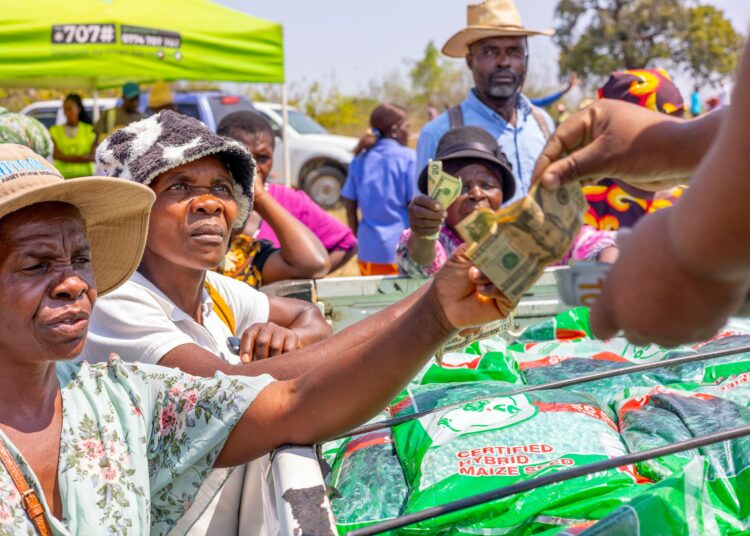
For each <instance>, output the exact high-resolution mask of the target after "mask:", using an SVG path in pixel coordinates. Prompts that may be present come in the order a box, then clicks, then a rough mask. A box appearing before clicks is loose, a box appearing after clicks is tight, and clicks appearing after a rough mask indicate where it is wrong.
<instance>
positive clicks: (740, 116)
mask: <svg viewBox="0 0 750 536" xmlns="http://www.w3.org/2000/svg"><path fill="white" fill-rule="evenodd" d="M748 51H749V49H748V47H747V46H746V50H745V54H744V56H743V60H742V61H743V63H742V66H741V69H740V73H739V76H738V79H737V85H736V86H735V87H736V90H735V96H736V100H734V101H733V103H732V105H731V107H730V109H729V110H727V111H725V112H724V116H725V119H724V120H723V121H722V122H721V128H720V132H719V136H718V138H717V140H716V143H714V145H713V146H712V147H711V149H710V151H709V152H708V154H707V156H706V157H705V159H704V160H703V161H702V162H701V164H700V166H699V167H698V169H697V170H696V172H695V174H694V176H693V179H692V181H691V184H690V188H689V189H688V191H687V192H686V193H685V194H684V195H683V196H682V197H681V198H680V201H679V202H678V203H677V204H676V205H675V206H674V208H672V209H669V210H663V211H660V212H657V213H655V214H652V215H650V216H649V217H648V218H644V219H643V220H642V221H641V222H639V223H638V225H636V227H635V228H634V230H633V233H632V234H631V235H630V236H629V237H628V239H627V240H625V241H624V242H623V243H622V245H621V254H620V258H619V259H618V261H617V263H616V264H615V265H614V267H613V269H612V272H611V273H610V275H609V277H608V278H607V281H606V283H605V285H604V289H603V292H602V295H601V297H600V298H599V300H598V301H597V302H596V304H595V307H594V308H593V309H592V316H591V325H592V328H593V329H594V332H595V333H596V334H597V335H598V336H600V337H605V338H606V337H610V336H612V335H613V334H614V333H616V332H617V331H618V330H623V331H624V333H625V335H626V336H627V337H628V338H629V339H630V340H631V341H633V342H635V343H641V344H643V343H646V342H658V343H660V344H664V345H677V344H681V343H684V342H689V341H696V340H705V339H706V338H708V337H710V336H711V335H713V334H714V333H716V331H717V330H718V329H719V328H720V327H721V326H722V325H723V323H724V322H725V321H726V319H727V318H728V317H729V316H730V315H731V314H732V313H734V312H735V311H737V309H738V308H739V307H740V305H741V304H742V303H743V302H744V301H745V300H746V298H747V293H748V289H750V243H749V242H748V240H747V234H748V228H749V227H750V182H749V181H748V180H747V164H746V163H747V158H748V154H750V152H749V151H750V123H748V122H747V121H746V118H747V114H748V113H750V107H749V106H748V104H749V103H748V102H747V99H745V98H743V95H742V93H741V91H743V90H744V89H745V88H746V87H747V84H748V83H750V53H748ZM714 121H716V119H715V118H714ZM696 136H698V133H696ZM698 145H699V146H700V144H698ZM699 148H700V147H699Z"/></svg>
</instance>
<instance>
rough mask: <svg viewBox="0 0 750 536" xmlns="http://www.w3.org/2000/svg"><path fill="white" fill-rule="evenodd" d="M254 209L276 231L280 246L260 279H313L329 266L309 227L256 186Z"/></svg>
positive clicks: (320, 275) (326, 256)
mask: <svg viewBox="0 0 750 536" xmlns="http://www.w3.org/2000/svg"><path fill="white" fill-rule="evenodd" d="M256 192H258V194H256V199H255V210H256V211H257V212H258V214H260V216H261V217H262V218H263V219H264V220H266V222H268V225H270V226H271V228H272V229H273V230H274V232H275V233H276V236H277V237H278V238H279V243H280V244H281V249H280V250H279V251H277V252H275V253H273V254H272V255H271V256H270V257H269V258H268V260H267V261H266V264H265V265H264V266H263V281H264V282H265V283H273V282H274V281H281V280H283V279H308V278H309V279H314V278H318V277H324V276H325V275H327V274H328V272H329V271H330V269H331V264H330V262H331V261H330V258H329V257H328V252H327V251H326V249H325V248H324V247H323V244H321V243H320V240H318V237H316V236H315V235H314V234H313V232H312V231H310V229H308V228H307V227H305V226H304V225H303V224H302V223H301V222H300V221H299V220H297V218H295V217H294V216H292V215H291V214H289V212H287V211H286V209H284V207H282V206H281V205H280V204H279V203H278V201H276V200H275V199H274V198H273V197H271V196H270V195H268V194H267V193H265V192H263V193H260V191H259V190H258V189H256Z"/></svg>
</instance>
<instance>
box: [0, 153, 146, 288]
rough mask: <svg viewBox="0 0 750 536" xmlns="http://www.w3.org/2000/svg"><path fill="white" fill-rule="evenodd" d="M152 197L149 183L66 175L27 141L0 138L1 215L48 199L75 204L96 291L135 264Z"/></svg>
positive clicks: (123, 278) (128, 273) (113, 284)
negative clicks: (88, 249) (83, 226)
mask: <svg viewBox="0 0 750 536" xmlns="http://www.w3.org/2000/svg"><path fill="white" fill-rule="evenodd" d="M154 199H155V196H154V193H153V192H152V191H151V189H149V188H147V187H145V186H142V185H140V184H135V183H133V182H130V181H126V180H122V179H113V178H110V177H86V178H80V179H71V180H67V181H66V180H65V179H63V177H62V175H60V173H59V172H58V171H57V170H56V169H55V168H54V166H52V164H50V163H49V162H47V161H46V160H45V159H43V158H42V157H41V156H39V155H38V154H36V153H35V152H34V151H32V150H31V149H29V148H28V147H24V146H23V145H15V144H9V143H3V144H0V218H2V217H3V216H7V215H8V214H10V213H11V212H15V211H16V210H19V209H22V208H24V207H28V206H29V205H33V204H35V203H44V202H47V201H59V202H62V203H70V204H71V205H74V206H75V207H77V208H78V210H80V211H81V214H82V215H83V219H84V221H85V223H86V232H87V234H88V238H89V242H90V244H91V261H92V264H93V268H94V276H95V277H96V287H97V290H98V293H99V294H100V295H102V294H106V293H107V292H109V291H111V290H114V289H116V288H117V287H118V286H120V285H122V284H123V283H124V282H125V281H127V280H128V278H129V277H130V276H131V275H132V274H133V272H134V271H135V269H136V268H137V267H138V263H140V261H141V255H142V254H143V248H144V247H145V245H146V235H147V232H148V218H149V213H150V211H151V205H152V204H153V203H154Z"/></svg>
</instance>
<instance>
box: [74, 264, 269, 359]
mask: <svg viewBox="0 0 750 536" xmlns="http://www.w3.org/2000/svg"><path fill="white" fill-rule="evenodd" d="M206 279H207V280H208V282H209V283H210V284H211V286H212V287H213V288H214V289H215V290H216V292H218V293H219V295H220V296H221V297H222V298H223V299H224V301H225V302H226V303H227V305H228V306H229V308H230V309H231V310H232V314H233V315H234V324H235V331H236V335H237V336H238V337H241V336H242V333H243V332H244V331H245V330H246V329H248V328H249V327H250V326H252V325H253V324H257V323H265V322H268V315H269V305H268V296H266V295H265V294H263V293H262V292H258V291H257V290H255V289H254V288H252V287H251V286H249V285H248V284H246V283H243V282H242V281H237V280H235V279H232V278H230V277H226V276H223V275H220V274H217V273H214V272H207V273H206ZM213 305H214V302H213V300H211V298H210V297H209V295H208V292H207V291H206V290H205V289H204V290H203V305H202V308H203V325H201V324H198V323H197V322H196V321H195V320H193V319H192V318H191V317H190V315H188V314H187V313H186V312H185V311H183V310H182V309H180V308H179V307H177V306H176V305H175V304H174V303H173V302H172V300H170V299H169V298H168V297H167V296H166V295H165V294H164V293H163V292H162V291H161V290H159V289H158V288H156V286H154V284H153V283H151V281H149V280H148V279H146V278H145V277H144V276H142V275H141V274H139V273H138V272H136V273H135V274H133V276H132V277H131V278H130V280H129V281H128V282H127V283H125V284H124V285H122V286H121V287H120V288H118V289H116V290H114V291H113V292H110V293H109V294H107V295H106V296H102V297H101V298H99V299H98V300H96V305H95V306H94V312H93V314H92V315H91V320H90V323H89V335H88V339H87V341H86V346H85V347H84V349H83V353H82V354H81V356H80V358H81V359H84V360H86V361H88V362H90V363H96V362H100V361H107V359H108V358H109V354H111V353H113V352H114V353H116V354H117V355H119V356H120V357H121V358H122V359H123V360H125V361H139V362H141V363H158V362H159V360H160V359H161V358H162V357H164V356H165V355H166V354H167V353H169V352H170V351H171V350H174V349H175V348H176V347H178V346H180V345H183V344H191V343H192V344H197V345H198V346H200V347H202V348H205V349H206V350H208V351H209V352H211V353H213V354H215V355H218V356H219V357H221V358H222V359H224V361H227V362H229V363H232V364H238V363H239V362H240V358H239V356H237V355H235V354H233V353H232V352H230V351H229V347H228V346H227V338H228V337H231V336H232V335H233V334H232V332H231V331H230V330H229V327H227V325H226V324H225V323H224V322H223V321H222V319H221V317H220V316H219V315H218V314H216V312H215V311H214V310H213Z"/></svg>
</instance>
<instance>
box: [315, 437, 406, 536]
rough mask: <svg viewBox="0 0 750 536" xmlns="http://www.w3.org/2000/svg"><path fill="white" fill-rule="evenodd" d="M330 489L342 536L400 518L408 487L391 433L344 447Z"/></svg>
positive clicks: (354, 439)
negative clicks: (358, 529)
mask: <svg viewBox="0 0 750 536" xmlns="http://www.w3.org/2000/svg"><path fill="white" fill-rule="evenodd" d="M329 488H330V490H331V508H332V509H333V515H334V518H335V520H336V527H337V528H338V530H339V533H340V534H346V533H347V532H349V531H351V530H354V529H357V528H361V527H366V526H369V525H372V524H374V523H378V522H380V521H385V520H387V519H393V518H394V517H397V516H398V515H399V514H400V513H401V512H402V510H403V507H404V504H405V503H406V497H407V494H408V492H409V488H408V486H407V484H406V479H405V478H404V472H403V470H402V469H401V464H400V463H399V460H398V456H396V451H395V449H394V447H393V437H392V436H391V431H390V430H379V431H377V432H372V433H369V434H362V435H359V436H356V437H354V438H352V439H351V440H350V441H348V442H347V443H346V444H344V445H342V446H341V448H340V450H339V452H338V454H337V455H336V459H335V461H334V463H333V474H332V476H331V483H330V486H329Z"/></svg>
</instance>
